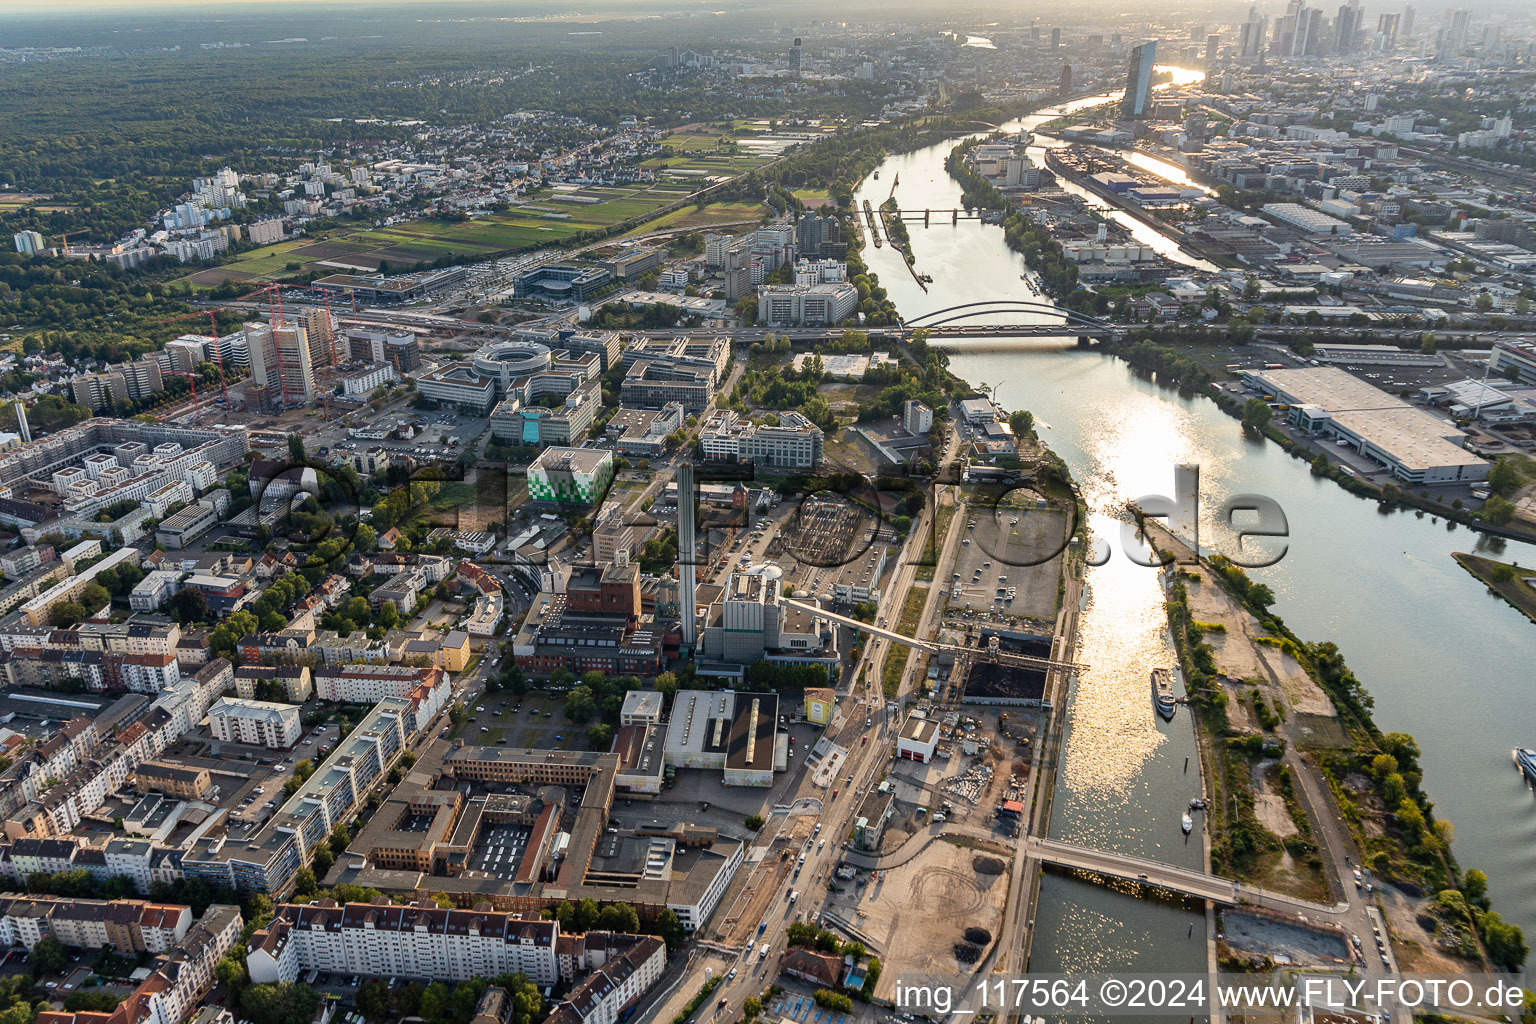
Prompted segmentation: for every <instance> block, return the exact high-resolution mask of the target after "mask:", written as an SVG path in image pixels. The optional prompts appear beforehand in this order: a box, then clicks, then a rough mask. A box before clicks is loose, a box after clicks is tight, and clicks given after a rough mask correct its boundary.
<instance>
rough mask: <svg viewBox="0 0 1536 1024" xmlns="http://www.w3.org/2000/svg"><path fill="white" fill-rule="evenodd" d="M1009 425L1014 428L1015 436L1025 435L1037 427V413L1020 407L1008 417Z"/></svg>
mask: <svg viewBox="0 0 1536 1024" xmlns="http://www.w3.org/2000/svg"><path fill="white" fill-rule="evenodd" d="M1008 425H1009V426H1010V427H1012V428H1013V436H1014V437H1025V436H1027V435H1028V434H1029V432H1030V431H1031V430H1034V429H1035V414H1034V413H1032V412H1030V411H1029V410H1028V409H1020V410H1018V411H1017V412H1015V413H1014V414H1013V415H1011V416H1009V417H1008Z"/></svg>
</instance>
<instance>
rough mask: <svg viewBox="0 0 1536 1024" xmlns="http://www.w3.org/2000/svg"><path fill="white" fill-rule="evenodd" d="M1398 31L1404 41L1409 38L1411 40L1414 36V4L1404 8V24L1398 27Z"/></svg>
mask: <svg viewBox="0 0 1536 1024" xmlns="http://www.w3.org/2000/svg"><path fill="white" fill-rule="evenodd" d="M1397 31H1398V34H1399V35H1401V36H1402V37H1403V38H1404V39H1408V38H1411V37H1412V36H1413V5H1412V4H1408V5H1407V6H1405V7H1404V8H1403V21H1402V24H1400V25H1399V26H1398V30H1397Z"/></svg>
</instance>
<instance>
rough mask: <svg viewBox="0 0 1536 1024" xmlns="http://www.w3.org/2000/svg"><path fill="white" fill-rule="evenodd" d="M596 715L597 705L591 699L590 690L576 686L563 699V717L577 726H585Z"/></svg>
mask: <svg viewBox="0 0 1536 1024" xmlns="http://www.w3.org/2000/svg"><path fill="white" fill-rule="evenodd" d="M596 714H597V703H596V702H595V701H594V700H593V698H592V690H591V689H590V688H588V687H586V686H578V687H576V688H574V689H573V690H571V692H570V693H569V694H567V695H566V698H565V717H566V718H568V719H570V720H571V721H572V722H575V723H576V724H577V725H585V724H586V723H587V722H590V721H592V719H593V717H594V716H595V715H596Z"/></svg>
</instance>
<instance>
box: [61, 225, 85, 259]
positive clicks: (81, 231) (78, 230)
mask: <svg viewBox="0 0 1536 1024" xmlns="http://www.w3.org/2000/svg"><path fill="white" fill-rule="evenodd" d="M90 233H91V229H90V228H76V229H75V230H73V231H66V232H64V233H63V234H62V235H60V236H59V240H60V241H62V242H63V243H64V255H65V256H68V255H69V238H70V236H71V235H88V234H90Z"/></svg>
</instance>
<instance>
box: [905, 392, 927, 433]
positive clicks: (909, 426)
mask: <svg viewBox="0 0 1536 1024" xmlns="http://www.w3.org/2000/svg"><path fill="white" fill-rule="evenodd" d="M901 425H902V427H903V429H905V430H906V432H907V433H909V434H926V433H928V432H929V431H930V430H932V429H933V410H932V409H930V408H928V406H927V405H925V404H923V403H922V402H919V401H918V400H917V399H915V398H909V399H907V400H906V402H904V403H902V407H901Z"/></svg>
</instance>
